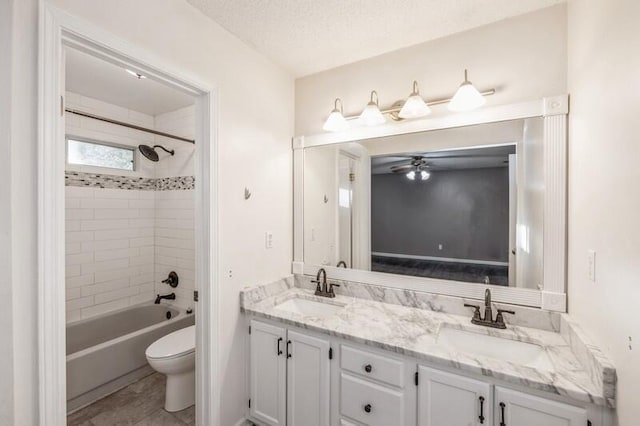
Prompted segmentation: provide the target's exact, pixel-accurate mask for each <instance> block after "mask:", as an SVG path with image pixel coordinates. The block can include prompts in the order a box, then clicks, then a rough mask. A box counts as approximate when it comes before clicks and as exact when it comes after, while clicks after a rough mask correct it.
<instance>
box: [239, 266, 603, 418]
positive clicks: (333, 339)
mask: <svg viewBox="0 0 640 426" xmlns="http://www.w3.org/2000/svg"><path fill="white" fill-rule="evenodd" d="M340 284H341V285H342V286H344V287H341V289H340V291H341V293H343V294H346V295H341V294H338V295H337V296H336V297H335V298H332V299H329V298H321V297H317V296H314V295H313V293H314V292H313V290H312V288H313V284H311V283H310V281H309V280H308V279H307V278H305V277H296V280H295V284H294V279H293V278H288V279H285V280H281V281H278V282H276V283H272V284H269V285H267V286H263V287H257V288H252V289H247V290H245V291H243V293H242V296H241V297H242V310H243V311H244V312H245V314H246V321H247V330H248V335H247V336H248V345H249V356H248V357H249V358H248V371H249V384H248V385H249V396H248V397H249V401H248V415H249V418H250V419H251V420H252V421H255V422H257V423H258V424H265V425H296V426H302V425H341V426H345V425H372V426H374V425H375V426H389V425H420V426H460V425H474V426H475V425H495V426H504V425H507V426H508V425H517V426H529V425H530V426H534V425H535V426H540V425H549V426H554V425H564V426H578V425H588V424H590V425H592V426H606V425H609V424H611V423H610V418H611V414H612V408H613V407H614V405H615V369H614V368H613V366H612V364H611V363H610V361H609V360H608V359H607V358H606V357H605V356H604V355H603V354H602V353H601V352H600V351H599V349H598V348H597V347H596V346H595V345H593V344H592V343H591V342H589V340H588V338H587V337H586V336H585V335H584V333H583V332H582V330H581V329H580V327H579V326H578V325H576V324H574V323H573V322H572V321H571V319H570V318H569V317H568V316H566V315H561V314H548V313H543V312H542V311H538V312H537V314H538V315H536V312H534V311H535V310H532V309H528V308H516V309H517V312H516V315H515V316H514V318H517V317H518V316H521V317H522V319H521V320H520V322H521V323H527V324H528V325H536V326H538V327H541V328H532V327H525V326H521V325H517V324H518V320H511V321H509V319H507V320H506V321H508V322H509V325H508V328H507V329H506V330H496V329H490V328H487V327H482V326H478V325H474V324H471V322H470V320H471V311H470V312H469V315H467V316H462V315H458V314H457V312H456V313H450V312H447V311H448V310H453V309H450V307H451V306H454V303H460V304H462V303H461V302H460V301H459V300H457V301H455V300H453V299H454V298H442V297H437V296H436V297H435V298H434V297H433V295H431V296H429V295H426V294H408V292H401V293H399V294H394V291H393V290H391V289H388V290H387V291H385V290H375V289H372V288H368V289H366V290H365V289H364V287H363V286H362V285H361V284H357V283H348V282H341V283H340ZM376 293H377V294H378V295H382V294H384V296H383V297H377V298H376V297H375V296H372V297H364V298H361V297H354V295H356V294H360V295H363V294H369V295H374V294H376ZM385 293H386V294H385ZM403 296H404V297H406V299H407V300H412V301H413V302H412V303H405V304H403V303H400V301H401V299H402V297H403ZM419 305H422V306H419ZM496 307H500V306H499V305H496ZM432 309H436V310H432ZM536 316H537V318H536ZM514 324H516V325H514ZM555 327H557V329H555V330H554V328H555Z"/></svg>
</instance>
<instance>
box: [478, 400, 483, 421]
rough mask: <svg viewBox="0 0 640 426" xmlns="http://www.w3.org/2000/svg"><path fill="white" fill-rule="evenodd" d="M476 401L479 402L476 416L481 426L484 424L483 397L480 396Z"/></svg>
mask: <svg viewBox="0 0 640 426" xmlns="http://www.w3.org/2000/svg"><path fill="white" fill-rule="evenodd" d="M478 399H479V400H480V416H478V419H479V420H480V424H481V425H483V424H484V396H481V397H480V398H478Z"/></svg>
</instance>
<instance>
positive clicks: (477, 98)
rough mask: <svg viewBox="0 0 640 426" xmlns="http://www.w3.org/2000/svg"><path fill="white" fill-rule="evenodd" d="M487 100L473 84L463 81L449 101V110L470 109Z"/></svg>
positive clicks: (479, 105)
mask: <svg viewBox="0 0 640 426" xmlns="http://www.w3.org/2000/svg"><path fill="white" fill-rule="evenodd" d="M486 102H487V100H486V99H485V98H484V96H482V95H481V94H480V92H478V89H476V88H475V87H474V86H473V84H471V82H469V81H465V82H464V83H462V84H461V85H460V88H458V91H457V92H456V94H455V95H453V98H452V99H451V101H449V110H451V111H471V110H473V109H476V108H479V107H481V106H482V105H484V104H485V103H486Z"/></svg>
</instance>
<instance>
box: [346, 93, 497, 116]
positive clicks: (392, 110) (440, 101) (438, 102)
mask: <svg viewBox="0 0 640 426" xmlns="http://www.w3.org/2000/svg"><path fill="white" fill-rule="evenodd" d="M480 94H481V95H482V96H491V95H495V94H496V89H489V90H485V91H484V92H480ZM452 98H453V97H451V98H446V99H434V100H432V101H425V103H426V104H427V105H428V106H433V105H441V104H446V103H448V102H449V101H451V99H452ZM398 104H400V106H396V105H398ZM402 104H403V101H398V102H396V103H395V104H394V106H392V107H390V108H387V109H381V110H380V112H381V113H382V114H394V113H398V112H400V110H401V109H402ZM344 118H345V120H356V119H358V118H360V115H348V116H345V117H344ZM399 119H400V120H402V118H399Z"/></svg>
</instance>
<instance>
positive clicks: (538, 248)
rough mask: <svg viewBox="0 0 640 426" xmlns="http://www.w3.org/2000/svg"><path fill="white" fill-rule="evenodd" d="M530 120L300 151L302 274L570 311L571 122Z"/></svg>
mask: <svg viewBox="0 0 640 426" xmlns="http://www.w3.org/2000/svg"><path fill="white" fill-rule="evenodd" d="M521 115H522V114H521ZM524 115H526V114H524ZM530 115H531V116H530V117H522V118H514V119H503V120H497V121H491V120H486V122H482V120H480V121H481V122H479V123H462V125H460V126H446V128H435V129H426V130H424V131H412V132H408V133H399V134H389V135H385V136H382V137H365V138H362V139H356V137H355V136H354V137H353V138H346V139H347V140H345V141H344V142H342V143H326V144H325V143H313V144H309V146H304V147H303V148H300V151H299V152H301V154H302V155H298V156H296V198H297V199H296V210H297V211H296V216H297V218H296V222H297V224H296V245H297V246H298V247H296V257H297V259H296V260H297V265H298V267H300V266H301V267H302V270H303V271H304V272H305V273H309V274H311V273H314V271H315V270H317V269H318V268H320V267H324V268H325V269H327V271H329V273H330V275H331V276H334V277H336V278H342V279H351V280H354V281H362V282H370V283H374V284H381V285H385V286H393V287H395V286H398V287H405V288H412V289H418V290H424V291H428V292H437V293H443V294H449V295H459V296H462V297H474V296H477V295H481V294H482V292H483V291H484V289H485V288H486V287H487V286H491V288H492V290H493V292H494V294H497V300H501V301H505V302H511V303H518V304H523V305H529V306H536V307H544V308H546V309H552V310H564V308H565V306H564V303H565V302H564V277H563V276H560V275H559V274H564V257H563V258H562V259H561V261H562V265H560V267H558V265H555V267H556V268H557V269H558V270H556V271H554V270H553V269H552V268H554V263H553V262H549V258H550V256H557V254H558V253H564V250H565V246H564V244H565V243H564V233H565V232H566V231H565V229H564V221H563V218H562V217H558V215H564V210H563V209H560V210H558V209H557V206H555V207H553V208H551V207H552V204H551V203H561V204H563V203H565V202H566V201H565V200H566V194H565V188H564V182H565V173H566V171H565V170H564V166H563V158H564V155H565V154H564V152H565V151H564V150H566V135H564V133H565V132H566V130H565V127H564V122H565V120H566V116H565V115H562V114H560V115H554V116H545V114H544V111H541V112H540V114H539V115H536V114H535V113H532V114H530ZM553 117H555V118H554V119H553V120H551V118H553ZM558 117H559V119H558ZM558 124H561V126H560V127H559V128H557V129H555V128H554V126H555V127H558ZM435 127H438V126H437V125H436V126H435ZM391 133H392V132H391ZM319 139H321V140H322V138H319ZM556 139H557V140H556ZM300 181H302V184H301V182H300ZM300 198H301V199H300ZM545 205H547V208H546V209H545ZM300 222H301V223H300ZM545 224H546V229H545ZM554 228H555V229H557V230H558V231H559V232H560V233H561V235H554V234H553V232H552V229H554ZM300 234H301V235H300ZM546 239H548V240H549V241H546ZM300 245H301V246H302V247H299V246H300ZM545 254H546V256H545ZM300 257H301V258H300ZM556 260H557V259H556ZM556 263H557V262H556ZM295 266H296V265H295V264H294V268H295ZM545 266H546V267H547V269H546V270H545ZM560 269H561V271H560V272H559V270H560ZM558 272H559V274H557V273H558ZM554 274H556V275H554ZM545 299H546V303H545ZM545 304H546V306H545Z"/></svg>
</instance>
